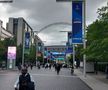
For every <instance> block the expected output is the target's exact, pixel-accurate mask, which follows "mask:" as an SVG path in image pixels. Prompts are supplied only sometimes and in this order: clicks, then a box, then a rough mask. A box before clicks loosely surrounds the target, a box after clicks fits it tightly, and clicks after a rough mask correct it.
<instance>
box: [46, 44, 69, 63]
mask: <svg viewBox="0 0 108 90" xmlns="http://www.w3.org/2000/svg"><path fill="white" fill-rule="evenodd" d="M66 48H67V47H66V46H65V45H53V46H45V48H44V51H45V54H44V55H45V57H46V58H47V60H54V61H57V62H58V61H59V62H65V52H66Z"/></svg>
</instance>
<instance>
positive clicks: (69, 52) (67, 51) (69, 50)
mask: <svg viewBox="0 0 108 90" xmlns="http://www.w3.org/2000/svg"><path fill="white" fill-rule="evenodd" d="M72 53H73V47H72V46H71V47H69V46H68V48H67V50H66V54H72Z"/></svg>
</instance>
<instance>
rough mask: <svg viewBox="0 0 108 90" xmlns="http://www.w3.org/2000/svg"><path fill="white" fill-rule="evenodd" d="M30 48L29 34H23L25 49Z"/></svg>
mask: <svg viewBox="0 0 108 90" xmlns="http://www.w3.org/2000/svg"><path fill="white" fill-rule="evenodd" d="M29 47H30V32H25V49H29Z"/></svg>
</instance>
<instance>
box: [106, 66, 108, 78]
mask: <svg viewBox="0 0 108 90" xmlns="http://www.w3.org/2000/svg"><path fill="white" fill-rule="evenodd" d="M105 72H106V78H107V79H108V64H107V65H106V70H105Z"/></svg>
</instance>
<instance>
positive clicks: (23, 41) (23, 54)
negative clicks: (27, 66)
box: [22, 31, 25, 65]
mask: <svg viewBox="0 0 108 90" xmlns="http://www.w3.org/2000/svg"><path fill="white" fill-rule="evenodd" d="M24 42H25V31H23V42H22V45H23V46H22V49H23V50H22V65H24V48H25V45H24V44H25V43H24Z"/></svg>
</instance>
